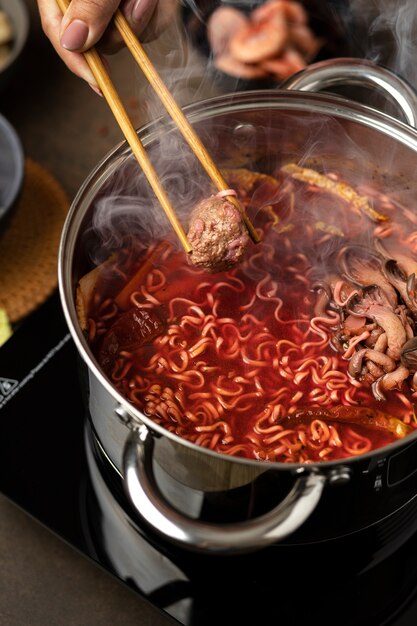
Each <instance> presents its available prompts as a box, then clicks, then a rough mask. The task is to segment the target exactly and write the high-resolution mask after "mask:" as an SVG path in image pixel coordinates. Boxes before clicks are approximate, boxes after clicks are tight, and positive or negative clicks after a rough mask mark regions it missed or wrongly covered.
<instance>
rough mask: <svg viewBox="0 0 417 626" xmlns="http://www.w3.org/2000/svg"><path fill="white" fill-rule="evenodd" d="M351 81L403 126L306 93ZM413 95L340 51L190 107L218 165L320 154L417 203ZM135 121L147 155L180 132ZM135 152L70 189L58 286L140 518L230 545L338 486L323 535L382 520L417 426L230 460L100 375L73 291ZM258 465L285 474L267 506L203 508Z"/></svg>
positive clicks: (100, 424) (269, 532)
mask: <svg viewBox="0 0 417 626" xmlns="http://www.w3.org/2000/svg"><path fill="white" fill-rule="evenodd" d="M358 82H359V83H360V84H361V85H362V86H366V87H368V86H371V87H372V89H378V90H382V91H383V92H384V93H385V94H386V97H387V99H389V100H393V101H394V102H395V103H396V106H398V108H399V110H400V111H401V115H402V116H403V118H404V119H405V122H406V123H403V122H400V121H397V120H395V119H394V118H393V117H391V116H388V115H386V114H384V113H382V112H379V111H376V110H374V109H371V108H369V107H366V106H364V105H362V104H358V103H355V102H353V101H351V100H349V99H346V98H341V97H337V96H331V95H328V94H326V93H313V94H312V93H306V91H319V90H320V89H325V88H327V87H328V86H332V85H334V84H339V83H342V84H343V85H345V86H346V85H356V84H357V83H358ZM293 90H296V91H293ZM416 103H417V101H416V97H415V94H414V91H413V90H412V89H411V88H409V87H408V85H406V84H405V83H403V82H402V81H401V80H400V79H399V78H398V77H396V76H395V75H393V74H392V73H391V72H388V71H386V70H383V69H382V68H378V67H376V66H374V65H373V64H371V63H367V62H360V61H358V60H353V59H340V60H336V61H326V62H323V63H320V64H317V65H316V66H311V67H310V68H309V69H308V70H307V71H305V72H302V73H301V74H300V75H297V76H295V77H294V79H292V80H291V81H289V82H288V83H287V85H286V86H284V88H283V89H280V90H279V91H253V92H245V93H240V94H238V95H236V94H235V95H226V96H221V97H218V98H213V99H210V100H206V101H204V102H201V103H197V104H194V105H191V106H189V107H187V108H186V109H185V111H186V114H187V116H188V118H189V120H190V122H191V123H192V124H193V125H194V127H195V128H196V130H197V132H198V133H199V135H200V136H201V138H202V139H203V141H204V142H205V144H206V145H207V147H208V149H209V151H210V152H211V154H212V155H213V156H214V158H215V160H217V162H218V163H219V164H220V165H224V164H225V165H230V164H233V166H235V167H243V166H250V164H251V163H252V162H253V161H254V160H259V159H260V158H263V159H265V160H268V158H269V157H274V159H276V157H277V152H279V154H280V155H281V158H282V160H283V162H287V161H288V160H290V159H291V160H294V161H299V160H303V162H304V163H307V164H308V163H317V161H319V162H320V164H324V165H325V167H326V168H337V169H338V170H339V171H341V172H347V171H349V173H352V172H357V173H358V175H360V176H361V180H368V181H374V180H375V179H378V180H379V181H383V182H384V189H385V191H386V193H388V194H395V196H396V197H397V198H398V197H402V199H403V200H404V201H406V202H408V205H409V206H410V207H411V208H415V205H416V200H415V199H414V197H416V194H415V190H412V189H411V188H412V187H413V186H414V181H415V179H416V176H415V173H416V169H417V132H416V131H415V130H414V128H412V126H415V123H416V111H417V107H416ZM138 132H139V135H140V138H141V140H142V141H143V144H144V145H145V147H146V149H147V150H148V152H149V153H150V154H151V157H152V155H154V154H156V153H157V152H158V150H159V148H160V141H161V139H162V138H164V139H166V138H167V137H168V138H169V137H176V135H177V132H178V131H177V130H176V129H175V128H174V127H173V125H172V124H171V123H170V122H168V121H166V120H163V123H162V124H161V121H158V122H153V123H151V124H149V125H147V126H145V127H144V128H142V129H140V130H139V131H138ZM129 157H130V149H129V148H128V146H126V144H125V143H123V144H120V145H119V146H117V147H116V148H115V149H114V150H113V151H112V152H111V153H110V154H109V155H108V156H107V157H106V158H105V159H104V160H103V161H102V162H101V163H100V164H99V165H98V166H97V167H96V168H95V170H94V171H93V172H92V173H91V174H90V176H89V177H88V179H87V180H86V181H85V183H84V184H83V186H82V188H81V189H80V191H79V193H78V195H77V197H76V198H75V200H74V202H73V205H72V207H71V210H70V212H69V215H68V218H67V220H66V223H65V226H64V230H63V233H62V239H61V245H60V250H59V288H60V294H61V299H62V305H63V309H64V312H65V316H66V319H67V323H68V326H69V328H70V331H71V334H72V337H73V340H74V341H75V343H76V346H77V348H78V351H79V354H80V356H81V357H82V360H83V362H84V369H85V371H86V373H87V377H86V380H87V388H88V395H87V399H86V402H88V409H89V414H90V417H91V422H92V426H93V429H94V432H95V435H96V438H97V440H98V442H99V445H100V446H101V449H102V451H103V454H105V455H106V457H107V458H108V459H109V460H110V462H111V463H112V464H113V466H114V468H115V469H116V471H117V472H118V473H119V475H120V476H121V478H122V480H123V484H124V486H125V489H126V493H127V495H128V498H129V500H130V502H131V504H133V506H134V508H135V510H136V511H137V514H138V516H139V517H140V518H141V519H142V520H144V521H145V522H146V523H147V524H148V525H150V527H151V528H152V529H153V530H154V531H156V532H157V533H158V534H160V535H162V537H163V538H164V539H166V540H168V541H170V542H174V543H175V544H179V545H180V546H182V547H185V548H189V549H193V550H200V551H209V552H237V551H245V550H257V549H259V548H262V547H264V546H267V545H269V544H271V543H274V542H277V541H280V540H283V539H284V538H286V537H288V536H290V535H291V534H292V533H294V532H295V531H296V530H297V529H300V528H301V527H302V526H303V524H304V523H305V522H306V520H307V519H308V518H309V517H310V516H313V517H314V515H317V512H318V511H319V510H320V502H321V501H323V499H327V500H328V499H329V498H330V499H331V498H332V497H333V495H332V494H333V493H334V494H335V498H336V501H337V502H339V503H340V494H342V499H343V501H344V502H345V503H346V504H347V505H348V507H349V509H350V515H347V516H346V517H345V518H344V519H342V520H341V519H337V521H336V522H335V521H334V520H333V521H332V520H329V519H327V520H324V521H323V525H322V530H323V533H324V535H325V536H328V537H331V536H334V535H335V533H338V534H339V535H341V534H344V533H350V532H355V530H357V529H358V528H359V527H364V526H368V525H370V524H373V523H376V522H377V521H379V520H380V519H383V518H386V517H388V516H389V515H391V514H392V513H393V512H394V511H396V510H398V509H400V508H401V507H402V506H404V505H405V504H406V503H407V502H408V501H410V500H411V499H413V498H414V497H415V496H416V493H417V488H416V485H415V476H416V474H415V472H416V471H417V461H416V462H415V463H414V461H413V460H411V461H410V454H413V456H412V459H414V457H415V454H414V452H415V447H416V445H415V444H416V440H417V435H416V436H414V435H412V436H410V437H409V438H408V439H406V440H401V441H397V442H395V443H393V444H391V445H389V446H387V447H386V448H384V449H382V450H381V449H380V450H376V451H374V452H370V453H368V454H365V455H363V456H361V457H358V458H351V459H346V460H344V461H343V462H328V463H323V464H313V465H308V466H304V465H297V464H292V465H291V464H290V465H288V464H282V463H262V462H257V461H253V460H247V459H241V458H235V457H233V458H231V457H228V456H226V455H221V454H218V453H215V452H212V451H210V450H207V449H203V448H200V447H198V446H196V445H194V444H192V443H190V442H188V441H185V440H183V439H180V438H179V437H178V436H176V435H173V434H172V433H169V432H167V431H165V430H164V429H163V428H161V427H160V426H158V425H156V424H154V423H153V422H152V421H151V420H150V419H149V418H147V417H146V416H144V415H142V414H141V413H140V412H139V411H138V410H136V409H135V408H134V407H133V406H131V405H130V403H128V402H127V401H126V400H125V399H124V398H123V397H122V396H121V395H120V393H119V392H118V391H117V390H116V389H115V388H114V387H113V386H112V384H111V383H110V382H109V381H108V380H107V378H106V377H105V375H104V374H103V372H102V371H101V370H100V368H99V367H98V365H97V362H96V360H95V358H94V357H93V355H92V353H91V351H90V349H89V347H88V345H87V342H86V340H85V338H84V336H83V333H82V332H81V330H80V327H79V324H78V320H77V315H76V309H75V302H74V294H75V288H76V284H77V281H78V279H79V278H80V277H81V276H82V275H83V274H84V273H85V271H86V267H87V251H86V246H85V236H84V234H85V232H86V231H88V230H89V227H90V225H91V221H92V219H93V215H94V208H95V203H96V201H97V199H98V198H100V197H101V198H102V197H103V196H104V197H105V196H106V194H109V193H110V191H109V190H110V189H112V188H113V185H114V180H115V177H116V178H117V174H118V172H120V171H121V170H122V169H123V167H124V166H125V165H126V164H127V163H128V162H129ZM130 162H131V159H130ZM122 180H125V181H126V180H127V179H126V178H124V179H123V178H122ZM410 450H411V452H410ZM415 458H417V457H415ZM403 459H404V462H403ZM392 467H395V468H396V469H395V472H396V473H395V476H394V474H393V472H392ZM390 468H391V470H390ZM265 475H269V476H270V475H272V476H273V477H274V478H276V479H277V482H278V483H279V482H282V483H285V484H287V483H288V482H290V483H292V484H291V485H290V488H289V490H288V493H287V494H286V495H285V497H283V498H282V497H281V496H277V502H274V504H273V505H272V507H271V509H270V510H268V511H265V512H263V513H262V514H260V515H259V516H257V517H252V518H251V519H244V520H239V521H237V522H233V523H228V524H226V523H213V522H207V521H206V520H204V518H203V519H201V518H200V515H201V502H202V499H204V497H205V496H207V495H209V497H210V499H211V500H213V499H215V498H216V495H217V494H222V496H223V495H224V494H225V493H228V492H229V491H233V490H236V489H239V488H241V487H243V486H248V485H249V486H251V485H252V484H255V483H256V482H257V481H259V479H260V478H261V477H263V476H265ZM393 476H394V478H393ZM394 488H395V492H394V491H393V489H394ZM390 489H391V491H389V490H390ZM278 491H279V490H278ZM337 493H339V495H337ZM359 501H360V502H359ZM355 507H356V508H357V511H355ZM343 515H345V513H343ZM336 517H337V516H335V519H336ZM307 540H308V538H307Z"/></svg>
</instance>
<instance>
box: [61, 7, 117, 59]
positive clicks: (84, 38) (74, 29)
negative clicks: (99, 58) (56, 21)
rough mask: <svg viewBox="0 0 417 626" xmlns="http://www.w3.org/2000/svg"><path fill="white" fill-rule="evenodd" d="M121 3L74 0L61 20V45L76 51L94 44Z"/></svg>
mask: <svg viewBox="0 0 417 626" xmlns="http://www.w3.org/2000/svg"><path fill="white" fill-rule="evenodd" d="M119 4H120V0H94V2H92V1H91V0H72V2H71V4H70V6H69V7H68V9H67V11H66V12H65V14H64V16H63V19H62V22H61V30H60V42H61V46H63V47H64V48H65V49H66V50H71V51H76V52H84V51H85V50H88V49H89V48H91V47H92V46H94V45H95V44H96V43H97V42H98V40H99V39H100V38H101V37H102V35H103V33H104V31H105V30H106V28H107V26H108V24H109V22H110V20H111V18H112V17H113V14H114V13H115V12H116V10H117V8H118V6H119Z"/></svg>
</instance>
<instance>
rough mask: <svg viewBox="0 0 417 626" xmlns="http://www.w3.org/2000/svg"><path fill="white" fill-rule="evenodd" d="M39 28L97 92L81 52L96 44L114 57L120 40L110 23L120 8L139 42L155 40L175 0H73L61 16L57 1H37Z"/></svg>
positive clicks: (169, 15)
mask: <svg viewBox="0 0 417 626" xmlns="http://www.w3.org/2000/svg"><path fill="white" fill-rule="evenodd" d="M37 3H38V8H39V13H40V17H41V22H42V28H43V30H44V32H45V34H46V36H47V37H48V39H49V40H50V42H51V43H52V45H53V47H54V48H55V50H56V52H57V53H58V55H59V56H60V57H61V59H62V60H63V61H64V63H65V64H66V65H67V67H68V68H69V69H70V70H71V71H72V72H73V73H74V74H76V75H77V76H79V77H80V78H83V79H84V80H86V81H87V82H88V83H89V85H90V86H91V87H92V88H93V89H94V90H95V91H97V92H98V93H100V90H99V88H98V85H97V82H96V80H95V78H94V76H93V74H92V72H91V70H90V68H89V67H88V65H87V62H86V61H85V59H84V57H83V55H82V52H85V51H86V50H88V49H89V48H91V47H92V46H94V45H96V44H97V48H98V50H99V51H100V52H102V53H104V54H113V53H114V52H117V51H118V50H119V49H120V48H121V47H122V46H123V42H122V39H121V37H120V35H119V33H118V32H117V30H116V29H115V28H114V26H113V25H112V24H110V22H111V19H112V16H113V15H114V13H115V12H116V11H117V9H120V10H121V11H122V12H123V13H124V15H125V17H126V19H127V20H128V22H129V23H130V25H131V27H132V29H133V30H134V32H135V33H136V35H137V36H138V37H140V39H141V41H142V42H146V41H151V40H152V39H155V38H156V37H157V36H158V35H159V34H160V32H162V30H163V29H164V28H165V27H166V26H167V25H168V24H169V22H170V21H171V20H172V18H173V15H174V13H175V10H176V7H177V3H178V0H72V2H71V4H70V6H69V7H68V9H67V11H66V12H65V14H64V15H63V14H62V13H61V10H60V9H59V7H58V5H57V3H56V0H37Z"/></svg>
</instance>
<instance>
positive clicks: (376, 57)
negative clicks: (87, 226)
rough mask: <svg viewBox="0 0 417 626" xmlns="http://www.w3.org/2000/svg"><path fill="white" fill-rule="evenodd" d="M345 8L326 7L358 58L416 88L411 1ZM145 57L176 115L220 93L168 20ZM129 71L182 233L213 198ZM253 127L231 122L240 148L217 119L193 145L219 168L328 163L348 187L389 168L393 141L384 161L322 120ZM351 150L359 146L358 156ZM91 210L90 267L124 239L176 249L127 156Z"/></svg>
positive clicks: (415, 22)
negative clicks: (163, 242)
mask: <svg viewBox="0 0 417 626" xmlns="http://www.w3.org/2000/svg"><path fill="white" fill-rule="evenodd" d="M306 4H307V5H308V4H309V3H308V2H306ZM348 4H349V9H347V7H346V3H345V2H338V1H336V0H334V2H331V3H330V5H331V6H332V11H334V12H336V13H339V15H338V17H339V18H340V19H342V20H347V19H348V23H347V25H346V33H347V34H346V36H347V37H349V38H351V43H352V48H353V50H356V51H357V56H362V57H365V58H367V59H370V60H373V61H375V62H377V63H379V64H382V65H385V66H387V67H389V68H390V69H393V70H394V71H396V72H398V73H399V74H400V75H401V76H402V77H404V78H405V79H406V80H408V81H409V82H410V83H414V84H415V83H417V77H416V76H415V74H416V71H417V69H416V62H415V59H416V54H415V52H416V51H415V47H416V45H415V44H416V42H417V35H415V33H416V32H417V17H416V15H417V4H416V1H415V0H350V3H348ZM188 6H189V8H191V10H192V11H193V12H194V15H195V17H196V19H197V20H199V21H200V22H201V20H202V19H203V17H202V13H201V11H200V9H199V7H198V6H197V5H196V4H195V3H194V2H193V1H192V0H188ZM179 17H180V16H179ZM364 42H365V43H364ZM147 50H148V54H149V56H150V57H151V59H152V61H153V62H154V64H155V65H156V67H157V69H158V71H159V72H160V74H161V77H162V78H163V80H164V81H165V83H166V84H167V86H168V88H169V89H170V90H171V92H172V93H173V95H174V97H175V99H176V100H177V102H178V103H179V104H180V105H181V106H184V105H185V104H188V103H190V102H196V101H199V100H203V99H205V98H207V97H210V96H213V95H218V94H219V93H221V91H220V90H219V88H218V87H217V85H216V84H214V83H213V80H212V78H213V77H212V75H211V74H210V71H209V69H208V65H209V62H208V61H207V58H204V57H202V56H201V54H200V53H199V51H197V50H195V49H193V48H190V46H189V45H187V42H186V39H185V37H184V29H183V24H182V21H181V19H178V20H173V23H172V24H171V26H170V27H169V29H168V30H167V31H166V32H165V33H164V36H163V38H160V39H158V40H157V41H156V42H153V43H152V44H149V45H148V46H147ZM136 72H137V75H136V76H135V80H137V85H138V86H137V93H138V99H139V102H140V103H141V110H143V109H144V107H143V103H144V102H146V115H147V119H144V120H143V121H144V122H146V121H151V120H152V121H154V120H158V119H159V120H160V121H159V122H158V128H157V130H156V133H155V137H156V139H155V140H153V141H152V142H151V143H150V144H149V146H147V151H148V153H149V155H150V157H151V160H152V162H153V164H154V166H155V169H156V170H157V172H158V176H159V178H160V180H161V182H162V184H163V186H164V187H165V189H166V190H167V192H168V195H169V197H170V199H171V202H172V205H173V207H174V210H175V212H176V214H177V215H178V218H179V220H180V222H181V223H182V225H183V228H184V230H185V231H187V228H188V223H187V221H188V215H189V213H190V210H191V209H192V207H193V206H194V205H195V204H196V203H197V202H198V201H199V200H200V199H201V198H202V197H207V196H208V195H210V194H211V193H213V191H214V189H213V186H212V184H211V181H210V180H209V179H208V176H207V174H206V173H205V172H204V171H203V169H202V167H201V165H200V164H199V163H198V162H197V160H196V157H195V156H194V155H193V154H192V153H191V151H190V149H189V147H188V145H187V144H186V143H185V141H184V139H183V138H182V137H181V136H180V134H179V133H178V131H176V130H175V129H174V127H173V123H172V122H171V120H170V118H169V117H168V116H167V114H166V112H165V110H164V109H163V107H162V105H161V103H160V101H159V99H158V98H157V97H156V96H155V94H154V92H153V90H152V88H151V87H150V86H149V85H148V84H147V82H146V80H145V79H144V78H143V76H142V75H140V73H139V70H136ZM236 85H237V83H236ZM232 89H233V87H232ZM264 119H265V120H266V122H265V123H266V124H267V123H269V120H268V116H265V117H264ZM254 120H255V121H254V123H253V124H252V123H249V121H250V120H248V119H245V116H244V115H240V117H239V116H238V117H237V119H236V123H235V126H234V128H235V127H236V128H237V127H238V126H239V125H241V126H243V127H245V128H246V127H247V128H250V129H252V130H250V132H249V135H250V141H249V142H247V136H246V138H245V139H244V140H243V135H242V136H239V135H238V134H237V133H235V132H234V128H231V127H229V126H227V124H226V126H223V125H224V122H222V121H219V120H217V121H216V122H215V123H213V122H209V121H207V122H205V123H204V125H203V126H202V127H200V131H201V132H202V133H203V136H202V139H203V141H204V142H205V143H206V144H207V147H208V148H209V151H210V152H211V153H212V154H213V156H215V158H216V160H217V161H218V163H219V165H223V164H225V165H227V166H229V167H230V166H231V165H233V167H242V166H243V167H249V168H253V169H256V168H258V165H259V163H258V161H259V156H260V155H263V154H265V153H267V154H269V155H275V160H276V161H280V160H281V161H282V162H283V163H285V162H289V161H295V162H298V163H300V164H301V165H307V166H308V164H313V166H315V167H318V169H321V171H323V172H324V173H326V170H328V169H329V168H330V169H331V167H332V165H331V164H332V163H334V164H335V166H337V167H338V168H339V170H344V171H347V172H348V174H349V175H353V173H355V175H354V177H353V179H351V183H352V184H353V185H355V184H361V183H363V182H364V180H363V179H365V180H366V179H369V177H370V176H371V177H372V176H373V171H374V168H373V166H370V163H371V162H372V161H374V162H375V160H376V161H377V160H378V159H380V162H379V164H378V165H379V167H380V169H381V170H385V169H390V167H391V159H392V162H393V163H395V158H396V155H395V154H394V150H393V145H394V142H392V144H390V146H389V149H388V150H386V151H385V155H386V156H385V157H384V156H383V154H371V153H368V146H367V144H366V143H364V142H363V136H361V133H352V134H351V132H350V130H351V129H347V130H346V128H344V127H342V126H341V125H340V124H339V122H337V121H336V120H331V119H330V118H329V117H326V116H320V115H313V116H312V117H309V115H305V116H302V117H299V118H298V120H297V125H298V128H297V132H296V133H294V128H295V126H294V119H293V118H291V116H289V118H288V120H286V118H285V115H283V114H281V117H280V122H279V124H278V123H277V122H276V123H275V124H276V127H274V125H272V128H268V129H267V131H266V129H265V126H264V127H262V124H260V123H259V121H257V120H256V116H255V117H254ZM286 124H288V125H287V126H286ZM158 130H159V131H160V132H158ZM245 132H246V131H245ZM218 137H219V138H218ZM245 143H246V144H247V145H245ZM360 145H364V146H365V147H364V148H361V147H359V146H360ZM248 146H249V147H248ZM341 155H342V157H343V158H342V162H340V157H341ZM268 159H269V162H268ZM271 159H272V157H268V158H267V159H266V160H265V158H263V159H261V163H260V165H259V168H260V169H262V170H263V171H266V172H268V170H269V169H270V168H271V167H272V165H274V166H275V165H276V164H272V160H271ZM329 164H330V165H329ZM376 169H377V168H376ZM361 178H362V180H361ZM94 208H95V211H94V217H93V223H92V229H93V230H94V232H95V233H96V234H98V238H99V242H98V244H97V245H96V246H95V248H94V250H92V251H91V255H92V258H93V260H94V262H100V261H102V260H103V256H104V257H105V255H106V251H107V250H112V249H114V248H115V247H118V246H119V245H121V244H122V241H123V238H124V237H125V236H126V235H131V234H133V235H135V234H137V235H138V236H139V238H140V239H142V240H143V241H144V245H147V244H148V243H149V242H150V240H151V239H153V238H155V237H158V238H161V237H163V238H168V239H170V240H171V241H173V242H174V243H175V244H176V245H179V244H178V242H176V241H175V236H174V234H173V232H172V229H171V226H170V224H169V221H168V219H167V218H166V216H165V214H164V212H163V210H162V208H161V207H160V206H159V203H158V201H157V200H156V198H155V197H154V195H153V192H152V191H151V189H150V187H149V184H148V182H147V181H146V179H145V177H144V175H143V173H142V172H141V171H140V168H139V166H138V164H137V162H136V160H135V159H134V158H133V157H132V156H129V157H126V158H125V159H124V161H123V163H122V164H121V166H120V167H119V168H118V169H117V171H116V172H115V173H114V174H113V176H112V177H111V179H109V180H108V181H107V182H106V185H105V189H104V194H100V197H99V198H98V199H97V200H96V202H95V207H94ZM250 217H251V219H252V221H253V220H254V219H255V220H256V216H250Z"/></svg>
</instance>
